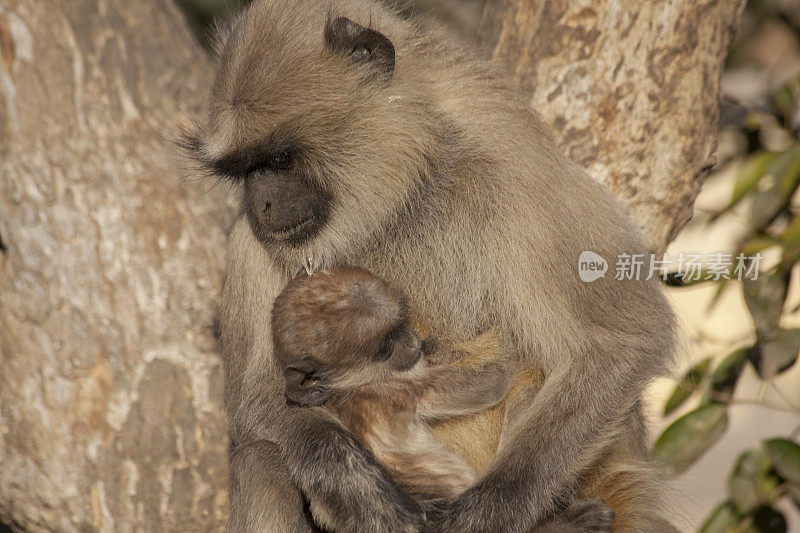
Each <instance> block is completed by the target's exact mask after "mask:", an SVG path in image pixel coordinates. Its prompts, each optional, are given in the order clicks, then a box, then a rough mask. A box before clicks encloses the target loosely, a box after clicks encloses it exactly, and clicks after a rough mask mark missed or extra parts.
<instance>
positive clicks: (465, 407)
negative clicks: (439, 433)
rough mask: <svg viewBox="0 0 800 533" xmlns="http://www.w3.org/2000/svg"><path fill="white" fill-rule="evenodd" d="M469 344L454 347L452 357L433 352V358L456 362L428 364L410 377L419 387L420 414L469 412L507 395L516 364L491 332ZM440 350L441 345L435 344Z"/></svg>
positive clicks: (436, 416) (435, 416)
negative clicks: (421, 371) (489, 335)
mask: <svg viewBox="0 0 800 533" xmlns="http://www.w3.org/2000/svg"><path fill="white" fill-rule="evenodd" d="M485 335H488V334H485ZM482 337H483V336H482ZM479 338H480V337H479ZM472 344H475V342H474V341H473V342H471V343H470V346H469V347H462V348H468V349H463V350H462V349H457V350H455V351H454V353H453V355H454V357H450V356H440V357H436V356H435V354H434V357H433V358H432V359H434V360H435V359H439V360H448V359H454V360H455V361H456V362H453V363H449V364H441V365H437V366H430V367H428V368H426V369H425V370H424V372H423V374H422V375H420V376H416V377H415V378H413V379H414V381H415V382H416V385H417V387H418V390H420V398H419V402H418V403H417V413H418V414H419V415H421V416H424V417H426V418H430V419H439V418H448V417H456V416H462V415H468V414H472V413H477V412H480V411H483V410H486V409H489V408H490V407H493V406H495V405H497V404H498V403H500V402H501V401H502V400H503V399H504V398H505V397H506V394H507V393H508V390H509V387H510V386H511V384H512V381H513V379H514V377H515V376H516V375H517V374H518V373H519V366H518V365H517V364H516V363H515V362H514V361H513V359H512V358H510V357H508V354H506V353H502V351H501V350H500V349H499V343H498V342H496V341H495V340H494V337H493V336H492V338H488V337H487V338H483V339H481V341H480V342H479V343H478V344H476V345H474V346H473V345H472ZM439 350H442V348H440V347H437V351H439ZM440 355H443V354H440Z"/></svg>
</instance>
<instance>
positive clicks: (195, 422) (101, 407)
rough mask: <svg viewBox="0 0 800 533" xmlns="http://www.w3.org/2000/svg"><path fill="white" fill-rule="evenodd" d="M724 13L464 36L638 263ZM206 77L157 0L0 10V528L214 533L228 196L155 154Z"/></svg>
mask: <svg viewBox="0 0 800 533" xmlns="http://www.w3.org/2000/svg"><path fill="white" fill-rule="evenodd" d="M743 3H744V0H720V1H711V0H703V1H695V0H673V1H671V2H653V3H651V2H636V3H634V2H621V1H619V0H618V1H616V2H612V1H591V2H590V1H586V2H580V3H578V2H571V1H566V0H551V1H547V2H545V1H537V2H529V1H522V0H520V1H511V0H507V1H497V2H495V3H492V4H490V5H489V6H488V7H487V9H486V11H485V13H484V19H483V29H482V37H483V42H484V43H486V44H487V45H492V44H493V43H497V46H496V48H495V52H494V55H495V56H496V57H497V59H498V60H500V61H504V62H506V63H507V64H508V65H509V66H510V68H511V69H512V71H513V72H514V74H515V75H516V76H517V77H518V78H519V80H520V81H521V83H522V84H523V85H524V87H525V89H526V90H527V91H528V92H529V93H530V94H531V102H532V105H533V106H535V107H536V108H537V109H539V111H540V112H541V113H542V114H543V115H544V117H545V119H546V120H547V121H548V122H549V123H550V124H552V125H553V127H554V129H555V131H556V132H557V135H558V138H559V139H560V140H561V141H562V142H563V143H564V146H565V149H566V150H567V151H568V152H569V153H570V154H571V155H572V157H573V158H575V159H577V160H578V161H579V162H581V163H582V164H583V165H585V167H586V168H587V169H588V170H589V171H590V172H592V173H593V174H594V175H595V176H596V177H597V178H598V179H600V180H601V181H603V182H604V183H606V184H608V185H609V186H610V187H611V188H612V189H613V190H614V191H616V192H617V193H618V194H619V195H620V196H621V197H622V198H624V199H625V200H626V201H628V203H629V205H630V206H631V207H632V210H633V213H634V214H635V217H636V219H637V220H638V222H639V223H640V224H641V225H642V226H643V227H644V228H645V230H646V231H647V233H648V235H649V237H650V239H651V241H652V242H653V243H654V247H657V248H658V247H663V246H664V244H665V243H666V242H667V241H668V240H669V239H671V238H672V237H674V235H675V234H676V232H677V231H678V229H679V228H680V226H681V225H682V224H683V223H684V222H685V221H686V220H687V219H688V218H689V216H690V215H691V206H692V203H693V200H694V198H695V196H696V194H697V192H698V189H699V187H700V184H701V179H702V172H701V170H702V168H703V167H704V166H705V165H707V164H708V163H709V162H710V161H711V158H712V154H713V153H714V149H715V146H716V138H717V120H716V119H717V106H718V99H719V90H718V77H719V72H720V68H721V65H722V60H723V58H724V55H725V50H726V46H727V43H728V41H729V39H730V37H731V33H732V28H733V27H734V25H735V22H736V20H737V18H738V14H739V13H740V11H741V8H742V5H743ZM579 4H580V5H579ZM211 76H212V67H211V65H210V63H209V62H208V60H207V59H206V57H205V55H204V53H203V52H202V50H201V49H200V48H199V47H198V46H196V45H195V44H194V42H193V40H192V37H191V35H190V33H189V32H188V31H187V29H186V27H185V24H184V21H183V20H182V17H181V14H180V13H179V12H178V11H177V9H176V8H175V7H174V6H173V5H172V3H171V2H170V1H169V0H135V1H129V0H0V191H2V192H1V193H0V242H1V243H2V245H0V520H2V521H3V522H6V523H9V524H12V525H13V526H15V527H19V528H24V529H25V530H29V531H51V530H56V531H76V530H80V531H113V532H125V531H178V530H181V531H206V530H214V531H217V530H222V529H223V528H224V524H225V521H226V518H227V517H226V514H227V457H226V455H227V454H226V451H227V436H226V423H225V415H224V412H223V408H222V381H223V376H222V372H221V366H220V361H219V359H218V357H217V355H216V353H215V344H214V339H213V332H212V329H213V328H212V324H213V314H214V307H215V302H216V301H217V299H218V296H219V292H220V288H221V283H222V279H223V275H224V265H225V233H226V230H227V228H228V226H229V224H230V222H231V221H232V219H233V214H234V212H235V207H234V199H233V198H231V196H232V195H228V194H227V190H226V187H217V188H214V187H213V185H214V184H213V183H210V182H207V181H204V180H193V179H192V178H191V176H190V177H189V178H188V179H187V178H185V176H184V174H185V172H184V168H183V165H182V163H181V161H180V159H179V158H178V157H177V155H176V154H175V150H174V149H173V147H172V146H171V145H170V143H169V142H168V139H169V138H170V135H171V132H172V131H174V130H175V129H176V127H177V126H178V125H180V124H181V123H182V122H185V121H186V120H189V117H191V116H192V115H193V114H194V113H197V112H198V111H199V110H200V109H201V108H202V105H203V102H204V99H205V97H206V94H207V92H208V88H209V86H210V80H211Z"/></svg>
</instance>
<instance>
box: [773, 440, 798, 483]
mask: <svg viewBox="0 0 800 533" xmlns="http://www.w3.org/2000/svg"><path fill="white" fill-rule="evenodd" d="M764 449H765V450H766V451H767V455H768V456H769V458H770V460H771V461H772V465H773V467H774V468H775V471H776V472H777V473H778V475H779V476H781V477H782V478H783V479H785V480H786V481H788V482H789V483H791V484H792V485H794V486H795V487H797V488H800V445H798V444H796V443H794V442H792V441H790V440H787V439H770V440H768V441H766V442H764Z"/></svg>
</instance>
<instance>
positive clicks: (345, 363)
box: [279, 326, 422, 406]
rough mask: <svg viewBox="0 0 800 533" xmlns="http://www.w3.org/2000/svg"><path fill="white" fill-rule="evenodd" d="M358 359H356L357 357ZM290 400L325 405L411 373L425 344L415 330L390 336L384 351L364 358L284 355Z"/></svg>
mask: <svg viewBox="0 0 800 533" xmlns="http://www.w3.org/2000/svg"><path fill="white" fill-rule="evenodd" d="M354 356H355V357H354ZM279 359H284V360H286V359H288V360H289V361H290V362H288V363H287V364H286V365H285V367H284V369H283V376H284V379H285V381H286V397H287V398H288V399H289V400H291V401H292V402H294V403H296V404H300V405H306V406H313V405H322V404H323V403H325V402H326V401H328V400H329V399H330V398H331V396H333V395H334V394H335V393H337V392H346V391H348V390H353V389H355V388H358V387H360V386H364V385H370V384H375V383H380V382H381V381H383V380H385V379H387V378H388V377H389V376H391V375H393V374H395V373H397V372H406V371H408V370H411V369H412V368H413V367H414V366H415V365H416V364H417V363H418V362H419V361H420V360H421V359H422V342H421V341H420V339H419V337H418V336H417V334H416V333H415V332H414V330H412V329H411V328H409V327H407V326H403V327H401V328H398V329H395V330H393V331H391V332H389V333H387V334H386V335H385V336H384V338H383V342H381V344H380V349H378V350H373V351H371V352H362V353H360V354H352V353H342V354H332V353H327V354H324V356H322V357H320V356H319V355H318V356H316V357H315V356H314V355H310V354H303V355H299V358H298V354H295V355H294V356H292V355H289V356H288V357H287V354H282V356H279Z"/></svg>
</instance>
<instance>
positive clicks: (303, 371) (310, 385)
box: [283, 357, 333, 406]
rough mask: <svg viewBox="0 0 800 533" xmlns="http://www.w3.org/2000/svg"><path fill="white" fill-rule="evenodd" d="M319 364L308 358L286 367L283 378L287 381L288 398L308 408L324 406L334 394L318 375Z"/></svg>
mask: <svg viewBox="0 0 800 533" xmlns="http://www.w3.org/2000/svg"><path fill="white" fill-rule="evenodd" d="M318 370H319V363H317V362H316V361H315V360H314V359H312V358H310V357H306V358H303V359H301V360H300V361H298V362H297V363H294V364H291V365H289V366H287V367H286V369H285V370H284V371H283V377H284V380H285V381H286V398H288V399H289V400H290V401H292V402H294V403H297V404H300V405H306V406H314V405H322V404H323V403H325V402H326V401H328V398H330V397H331V395H332V394H333V392H332V391H331V390H329V389H328V387H326V386H325V383H324V380H323V379H321V378H320V377H319V375H318V372H317V371H318Z"/></svg>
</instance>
